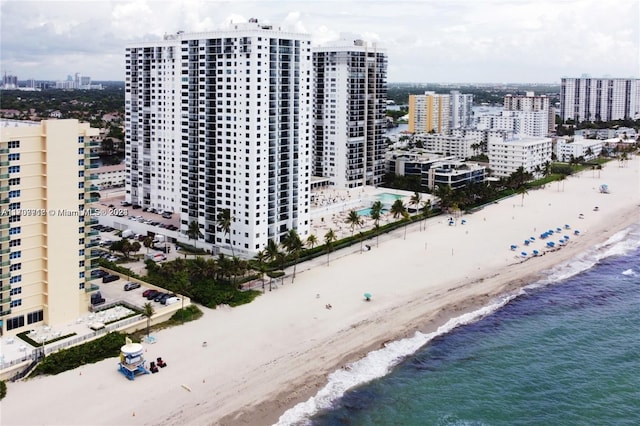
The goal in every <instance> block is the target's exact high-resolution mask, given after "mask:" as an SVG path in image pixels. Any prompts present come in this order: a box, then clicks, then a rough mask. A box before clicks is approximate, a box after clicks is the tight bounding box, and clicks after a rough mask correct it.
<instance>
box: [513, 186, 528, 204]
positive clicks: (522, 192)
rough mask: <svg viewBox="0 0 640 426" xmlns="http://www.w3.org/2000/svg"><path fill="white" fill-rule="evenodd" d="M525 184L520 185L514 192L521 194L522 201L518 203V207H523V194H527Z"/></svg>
mask: <svg viewBox="0 0 640 426" xmlns="http://www.w3.org/2000/svg"><path fill="white" fill-rule="evenodd" d="M528 189H529V188H528V187H527V185H522V186H521V187H520V188H518V189H517V190H516V192H517V193H518V194H520V195H522V202H521V203H520V207H524V196H525V195H528V194H529V191H528Z"/></svg>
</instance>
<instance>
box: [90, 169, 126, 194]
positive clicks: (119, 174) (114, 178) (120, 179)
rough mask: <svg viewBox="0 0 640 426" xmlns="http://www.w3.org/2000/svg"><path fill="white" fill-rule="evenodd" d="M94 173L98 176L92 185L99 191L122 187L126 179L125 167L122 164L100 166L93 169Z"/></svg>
mask: <svg viewBox="0 0 640 426" xmlns="http://www.w3.org/2000/svg"><path fill="white" fill-rule="evenodd" d="M94 173H95V174H97V175H98V179H97V181H96V182H94V184H95V185H97V186H98V188H100V189H105V188H111V187H114V186H124V184H125V181H126V178H127V166H126V165H125V164H124V163H122V164H115V165H112V166H102V167H98V168H97V169H95V171H94Z"/></svg>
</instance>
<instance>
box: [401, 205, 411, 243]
mask: <svg viewBox="0 0 640 426" xmlns="http://www.w3.org/2000/svg"><path fill="white" fill-rule="evenodd" d="M409 218H410V217H409V212H408V211H406V210H405V211H403V212H402V220H404V239H405V240H406V239H407V225H409Z"/></svg>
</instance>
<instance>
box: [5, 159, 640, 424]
mask: <svg viewBox="0 0 640 426" xmlns="http://www.w3.org/2000/svg"><path fill="white" fill-rule="evenodd" d="M598 174H599V175H600V176H598ZM602 183H606V184H608V185H609V188H610V191H611V193H609V194H602V193H600V192H599V187H600V185H601V184H602ZM596 206H597V207H599V208H598V211H594V207H596ZM580 214H582V215H583V218H582V219H580V218H579V215H580ZM639 217H640V159H638V158H634V159H632V160H630V161H628V162H627V163H626V166H625V167H620V163H618V162H617V161H612V162H610V163H609V164H607V165H606V166H605V167H604V169H603V170H602V171H600V172H592V171H588V172H583V173H582V174H581V175H579V176H572V177H570V178H568V179H567V180H565V181H564V182H561V183H557V182H554V183H551V184H549V185H547V187H546V188H544V189H539V190H531V191H529V193H528V194H527V195H525V196H524V199H523V198H522V197H521V196H514V197H512V198H509V199H506V200H502V201H500V202H499V203H496V204H491V205H489V206H487V207H485V208H484V209H482V210H480V211H478V212H476V213H473V214H470V215H465V216H462V217H461V218H458V220H457V223H456V225H455V226H449V225H448V220H447V219H448V217H447V216H439V217H435V218H432V219H429V220H428V221H426V223H423V224H422V225H420V224H417V223H416V224H413V225H410V226H409V227H408V229H407V232H406V238H405V230H404V228H401V229H398V230H396V231H395V232H393V233H392V234H389V235H385V236H381V237H380V244H379V246H376V240H375V238H374V239H372V240H368V241H367V242H366V244H369V245H370V246H371V247H372V248H371V250H370V251H367V252H363V253H359V252H358V251H357V250H356V253H353V254H348V255H346V254H344V253H341V252H334V253H331V255H330V256H329V258H330V261H329V263H328V264H327V256H326V255H325V256H322V257H320V258H318V259H315V260H314V261H313V262H311V263H308V264H301V265H298V268H297V271H298V273H297V276H296V278H295V282H294V283H291V279H292V277H291V276H288V277H287V278H285V280H284V285H280V286H279V288H278V289H276V290H274V291H272V292H269V291H267V292H266V294H265V295H263V296H261V297H259V298H258V299H257V300H256V301H254V302H253V303H251V304H249V305H245V306H241V307H238V308H233V309H229V308H226V309H224V308H223V309H217V310H207V309H206V308H204V309H203V310H204V311H205V314H204V317H203V318H202V319H200V320H198V321H195V322H193V323H189V324H185V325H184V326H181V327H175V328H171V329H166V330H162V331H159V332H157V333H156V334H155V335H156V338H157V343H155V344H153V345H148V346H145V348H146V351H147V352H146V356H147V359H149V360H153V359H155V358H156V357H158V356H161V357H162V358H163V359H164V360H165V361H166V362H167V364H168V366H167V368H164V369H161V371H160V372H159V373H158V374H153V375H148V376H141V377H138V378H136V380H135V381H133V382H131V381H129V380H127V379H125V378H124V376H122V375H121V374H120V373H118V372H117V369H116V365H117V359H116V358H112V359H109V360H105V361H102V362H99V363H96V364H92V365H87V366H83V367H81V368H78V369H76V370H72V371H68V372H66V373H63V374H60V375H57V376H53V377H45V378H34V379H32V380H27V381H24V382H19V383H10V384H9V389H8V394H7V397H6V398H5V399H4V400H3V401H2V402H1V403H0V423H2V424H3V425H30V424H46V425H74V424H76V425H88V424H91V425H160V424H176V425H177V424H180V425H209V424H216V425H232V424H244V425H268V424H274V423H276V422H277V421H278V418H279V416H280V415H281V414H282V413H283V412H284V411H286V410H287V409H288V408H290V407H292V406H294V405H295V404H296V403H298V402H301V401H305V400H306V399H308V398H309V397H310V396H313V395H314V394H315V393H316V392H317V390H318V389H319V388H320V387H322V386H323V385H324V384H325V383H326V377H327V374H329V373H331V372H332V371H334V370H336V369H338V368H340V367H342V366H344V365H345V364H347V363H349V362H352V361H355V360H357V359H359V358H361V357H362V356H364V355H366V353H367V352H369V351H370V350H372V349H376V348H379V347H381V345H383V344H384V342H387V341H389V340H392V339H397V338H401V337H405V336H409V335H412V334H413V333H414V332H415V331H416V330H421V331H433V330H435V329H436V328H437V327H438V326H440V325H442V324H444V323H445V322H446V321H447V320H448V319H450V318H453V317H456V316H458V315H460V314H462V313H465V312H470V311H472V310H474V309H475V308H477V307H479V306H482V305H485V304H487V303H488V302H490V301H492V300H494V299H495V298H496V297H497V296H499V295H502V294H504V293H505V292H509V291H515V290H517V289H518V288H520V287H522V286H523V285H525V284H527V283H529V282H531V281H532V280H533V279H535V278H536V277H540V274H541V273H543V272H544V271H545V270H548V269H549V268H552V267H553V266H554V265H556V264H558V263H560V262H563V261H566V260H569V259H572V258H574V257H575V256H576V255H577V254H579V253H580V252H583V251H586V250H587V249H589V248H590V247H592V246H594V245H596V244H598V243H601V242H603V241H605V240H606V239H607V238H608V237H609V236H611V235H613V234H614V233H615V232H617V231H619V230H621V229H623V228H625V227H626V226H628V225H629V224H631V223H637V222H639V221H640V219H639ZM462 219H464V220H465V221H466V223H465V224H464V225H463V224H461V220H462ZM565 224H569V225H570V227H571V229H566V230H565V229H563V230H562V232H561V233H560V235H569V237H570V239H569V242H568V244H566V246H563V247H562V248H560V249H559V250H557V251H553V252H547V253H546V254H544V255H543V256H538V257H535V258H527V260H525V259H523V258H522V257H521V254H520V253H521V252H522V251H526V252H527V253H528V254H530V252H531V251H532V250H533V249H538V250H540V251H541V252H542V251H544V249H543V246H544V242H546V241H541V240H540V239H539V235H540V234H541V233H542V232H543V231H546V230H548V229H553V230H555V229H556V228H558V227H561V228H564V225H565ZM425 225H426V226H425ZM421 227H422V228H423V229H422V230H421V229H420V228H421ZM575 230H579V231H580V234H579V235H574V231H575ZM532 236H533V237H535V238H536V240H535V241H534V243H533V244H532V245H531V246H525V245H524V240H525V239H527V238H529V237H532ZM318 237H319V239H321V238H322V236H318ZM550 240H553V241H556V242H557V241H558V235H557V234H554V236H552V237H551V238H550ZM547 241H548V240H547ZM512 244H515V245H518V248H517V249H516V250H515V251H512V250H510V246H511V245H512ZM351 251H353V250H351ZM291 271H292V268H291ZM291 271H288V272H289V273H290V272H291ZM365 292H369V293H371V294H372V295H373V299H372V301H371V302H366V301H365V300H364V297H363V294H364V293H365ZM318 295H319V297H318ZM326 304H331V305H332V309H326V308H325V306H326ZM203 341H206V342H207V346H206V347H203V346H202V342H203ZM123 343H124V342H123Z"/></svg>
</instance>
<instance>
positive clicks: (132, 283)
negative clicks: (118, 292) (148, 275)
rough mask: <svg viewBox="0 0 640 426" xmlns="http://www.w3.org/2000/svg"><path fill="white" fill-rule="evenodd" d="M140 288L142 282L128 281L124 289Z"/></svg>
mask: <svg viewBox="0 0 640 426" xmlns="http://www.w3.org/2000/svg"><path fill="white" fill-rule="evenodd" d="M136 288H140V283H134V282H128V283H126V284H125V285H124V291H129V290H135V289H136Z"/></svg>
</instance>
